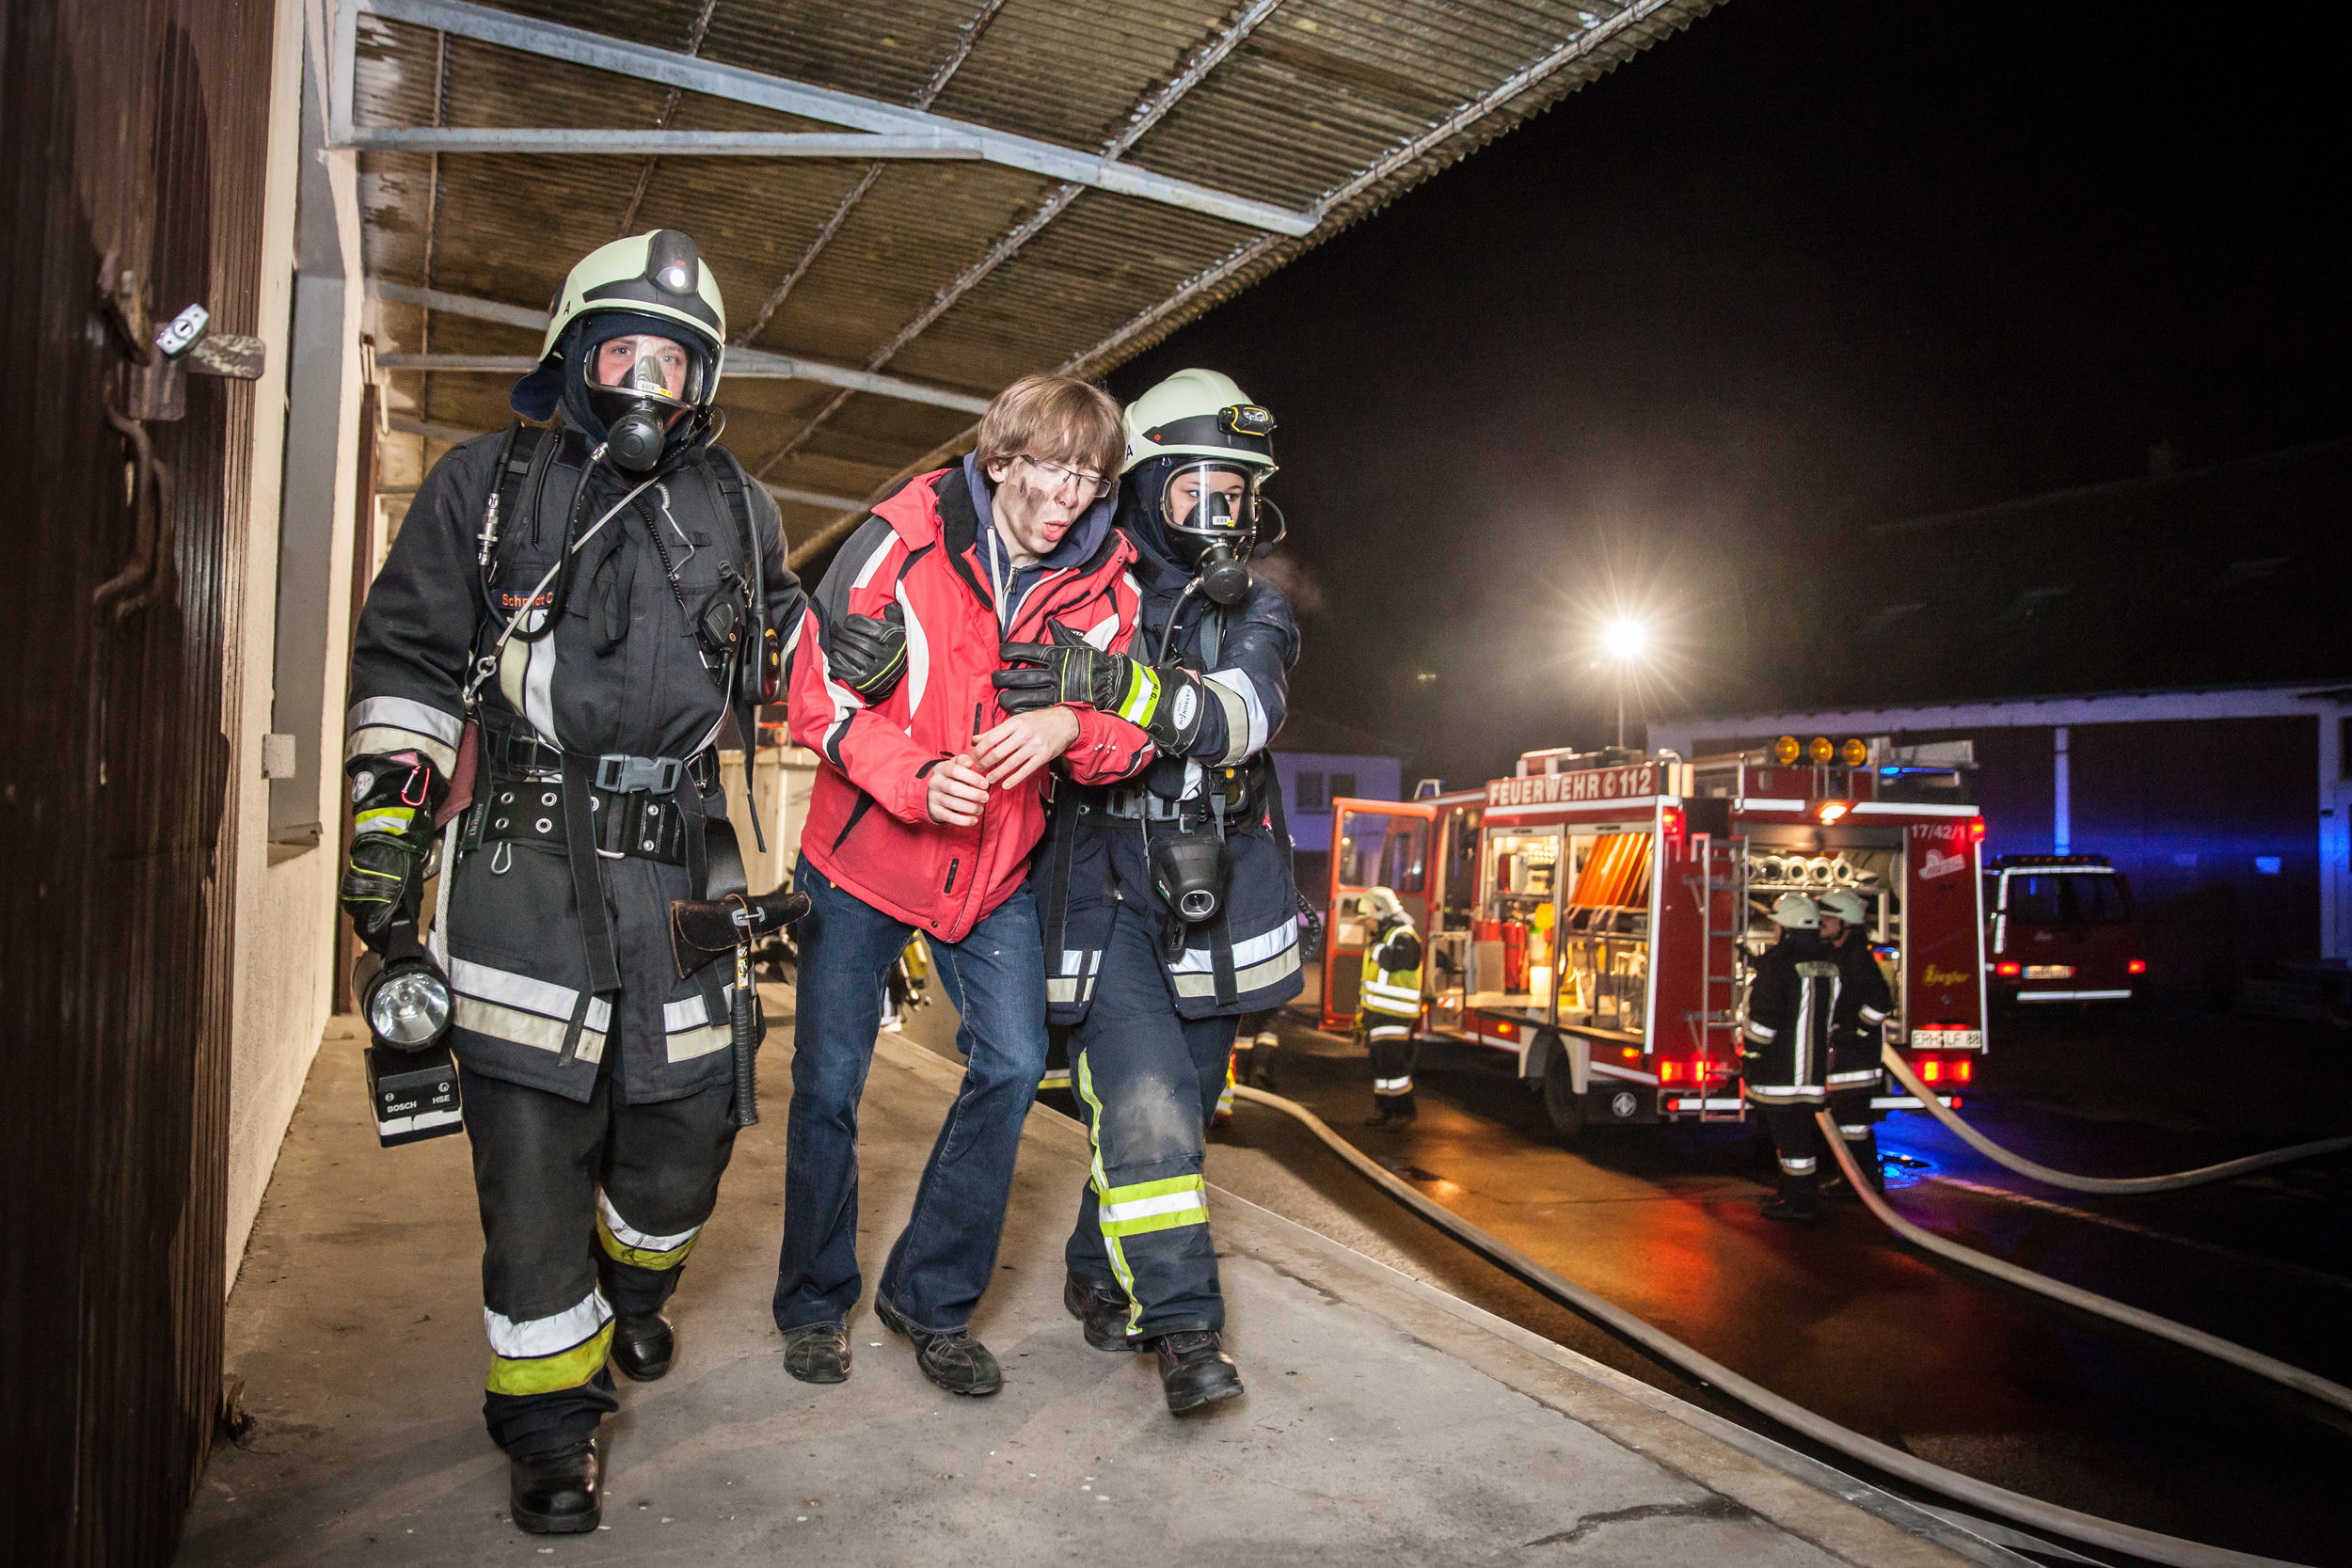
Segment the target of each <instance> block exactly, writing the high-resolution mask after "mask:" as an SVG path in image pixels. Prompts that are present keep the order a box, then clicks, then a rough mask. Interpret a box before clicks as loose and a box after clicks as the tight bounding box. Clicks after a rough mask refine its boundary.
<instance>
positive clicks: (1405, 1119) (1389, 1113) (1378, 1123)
mask: <svg viewBox="0 0 2352 1568" xmlns="http://www.w3.org/2000/svg"><path fill="white" fill-rule="evenodd" d="M1420 1116H1421V1113H1420V1112H1419V1111H1418V1110H1416V1109H1414V1107H1413V1091H1412V1090H1410V1089H1406V1091H1405V1092H1404V1093H1403V1094H1375V1095H1374V1096H1373V1097H1372V1115H1370V1116H1368V1117H1365V1118H1364V1125H1365V1126H1366V1127H1404V1126H1407V1125H1409V1124H1410V1123H1412V1122H1413V1121H1414V1120H1416V1119H1417V1118H1418V1117H1420Z"/></svg>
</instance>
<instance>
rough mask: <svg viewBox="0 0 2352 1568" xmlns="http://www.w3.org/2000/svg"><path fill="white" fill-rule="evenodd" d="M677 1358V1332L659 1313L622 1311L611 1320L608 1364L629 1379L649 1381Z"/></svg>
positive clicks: (668, 1367) (658, 1375) (639, 1381)
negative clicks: (624, 1373) (610, 1363)
mask: <svg viewBox="0 0 2352 1568" xmlns="http://www.w3.org/2000/svg"><path fill="white" fill-rule="evenodd" d="M676 1358H677V1333H676V1331H675V1330H674V1329H672V1328H671V1327H670V1320H669V1319H667V1318H665V1317H663V1316H662V1315H661V1314H660V1313H659V1312H624V1313H622V1314H621V1315H620V1316H619V1317H617V1318H615V1319H613V1320H612V1364H613V1365H614V1366H616V1367H618V1368H620V1369H621V1370H622V1371H624V1372H627V1373H628V1376H629V1379H630V1381H631V1382H635V1383H651V1382H652V1381H653V1380H654V1379H656V1378H658V1377H660V1375H661V1374H662V1373H664V1372H666V1371H668V1370H670V1363H671V1362H672V1361H674V1360H675V1359H676Z"/></svg>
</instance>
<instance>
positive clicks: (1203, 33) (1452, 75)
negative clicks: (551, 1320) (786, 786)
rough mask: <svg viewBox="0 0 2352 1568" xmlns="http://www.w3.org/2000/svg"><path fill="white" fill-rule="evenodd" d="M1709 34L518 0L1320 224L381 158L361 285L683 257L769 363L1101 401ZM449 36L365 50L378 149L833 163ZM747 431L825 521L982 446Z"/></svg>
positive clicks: (863, 175) (429, 156) (788, 169)
mask: <svg viewBox="0 0 2352 1568" xmlns="http://www.w3.org/2000/svg"><path fill="white" fill-rule="evenodd" d="M347 3H348V0H347ZM1715 3H1716V0H1581V3H1578V4H1561V3H1556V0H1425V3H1424V0H1241V3H1240V4H1238V5H1235V4H1229V3H1228V0H898V3H894V4H891V5H889V6H886V7H881V8H873V7H854V6H848V5H842V4H839V3H838V0H789V3H787V4H783V5H774V4H763V5H758V6H754V5H750V4H747V3H745V0H562V3H557V0H515V3H509V4H506V5H503V6H501V7H498V8H495V11H494V13H493V14H494V15H495V14H498V13H502V14H503V15H504V16H506V17H508V18H526V19H532V20H533V21H537V22H544V23H549V24H561V25H562V26H564V27H570V28H578V29H584V30H585V31H587V32H589V33H593V34H596V35H600V36H601V37H603V38H608V39H613V40H626V41H628V42H629V43H633V44H637V45H642V46H645V47H649V48H653V49H660V50H664V51H669V52H672V53H673V54H675V55H694V56H695V57H697V58H699V59H701V60H706V61H709V62H712V63H714V64H717V65H722V66H732V67H739V68H743V69H745V70H749V71H759V72H762V73H765V74H766V75H768V76H771V77H777V78H783V79H786V80H787V81H790V82H794V83H800V84H804V85H807V86H810V87H822V88H828V89H832V90H834V91H836V92H846V93H852V94H856V95H858V96H859V97H861V98H864V99H869V100H874V101H877V102H880V103H887V104H891V105H897V106H903V107H912V108H916V109H928V110H929V112H930V113H931V114H933V115H936V116H940V117H944V119H946V120H951V121H956V122H960V123H961V124H962V125H965V126H977V127H982V128H985V129H986V130H987V131H989V132H1002V133H1010V134H1013V135H1022V136H1027V137H1032V138H1035V139H1036V140H1038V141H1041V142H1046V143H1051V144H1053V145H1054V146H1056V147H1060V148H1067V149H1071V150H1075V151H1078V152H1082V153H1084V154H1087V155H1088V156H1089V158H1091V157H1097V156H1102V157H1111V158H1116V159H1118V160H1119V161H1120V165H1121V166H1132V167H1134V168H1136V169H1138V170H1143V171H1149V173H1151V174H1152V175H1158V176H1165V177H1168V179H1171V180H1178V181H1184V182H1190V183H1191V184H1193V185H1197V186H1202V187H1207V188H1208V189H1210V190H1212V191H1215V192H1220V193H1224V194H1225V195H1227V196H1231V197H1236V198H1246V199H1248V200H1250V201H1255V202H1261V203H1267V204H1271V205H1272V206H1273V207H1277V208H1280V209H1283V210H1286V211H1292V212H1310V213H1313V214H1316V218H1317V221H1316V222H1315V226H1314V228H1313V230H1311V232H1309V233H1305V234H1299V235H1286V234H1282V233H1278V232H1272V231H1268V230H1262V229H1257V228H1251V227H1248V226H1246V225H1245V224H1243V223H1241V222H1237V221H1233V220H1232V219H1229V218H1227V217H1224V216H1218V215H1211V214H1209V213H1204V212H1200V211H1193V210H1191V209H1189V208H1187V207H1184V206H1180V205H1171V204H1168V202H1166V201H1162V200H1156V199H1149V198H1145V197H1141V196H1132V195H1125V194H1117V193H1114V192H1110V191H1105V190H1102V189H1098V188H1094V187H1092V186H1090V185H1078V184H1066V183H1064V182H1062V181H1061V180H1059V179H1057V178H1053V177H1049V176H1046V175H1041V174H1037V173H1032V172H1029V170H1028V169H1026V168H1023V167H1013V166H1006V165H1004V164H1002V163H996V162H988V161H979V160H972V159H965V160H960V161H914V160H909V161H896V160H894V161H889V162H883V161H878V160H877V161H867V160H864V159H813V158H799V157H732V156H730V157H711V156H681V155H667V156H663V157H660V158H647V157H644V156H640V155H609V154H603V153H598V154H579V153H547V152H508V151H501V152H467V151H442V152H437V153H431V152H415V151H378V150H369V151H364V152H362V154H361V155H360V170H361V176H362V186H361V190H362V201H363V205H364V208H365V211H366V214H367V230H366V234H365V239H364V245H365V258H366V263H367V268H368V272H369V275H370V277H375V278H380V279H383V280H386V281H389V282H392V283H399V284H405V285H409V286H412V287H422V288H431V289H437V290H441V291H444V292H447V293H455V294H462V295H469V296H474V297H476V298H479V299H484V300H490V301H497V302H501V303H503V304H506V305H509V306H526V307H529V308H532V309H544V308H545V304H546V301H547V300H548V296H549V295H550V294H551V293H553V291H554V289H555V287H556V285H557V284H558V283H559V282H560V281H561V280H562V278H563V276H564V272H565V270H566V269H567V268H568V267H569V266H570V265H571V263H572V262H573V261H575V260H576V259H577V258H578V257H580V255H581V254H583V253H585V252H586V251H588V250H590V249H592V248H594V247H595V246H596V245H601V244H603V243H605V242H606V241H608V240H611V239H612V238H614V237H615V236H616V234H619V233H621V232H643V231H644V230H648V229H653V228H658V227H665V226H666V227H675V228H678V229H683V230H687V231H688V232H690V233H691V234H692V235H693V236H694V238H695V240H696V243H697V244H698V245H700V246H701V247H702V252H703V255H704V257H705V259H706V260H707V261H708V262H709V263H710V266H711V268H712V270H713V272H714V273H715V274H716V275H717V277H718V279H719V284H720V287H721V289H722V291H723V293H724V294H725V296H726V299H727V302H728V307H729V324H730V328H731V330H732V331H733V332H734V333H735V334H736V336H737V339H738V341H741V342H743V343H746V344H747V345H748V346H752V347H756V348H760V349H765V350H770V351H773V352H778V353H785V354H789V355H792V356H797V357H801V358H805V359H810V360H819V361H827V362H831V363H834V364H838V365H842V366H846V367H850V368H853V369H858V370H876V371H882V370H886V371H887V372H888V373H890V374H892V375H896V376H899V377H903V378H906V379H910V380H914V381H918V382H925V383H930V384H933V385H936V386H939V387H942V388H950V389H954V390H957V391H961V392H964V393H968V394H973V395H977V396H983V397H984V396H986V395H988V394H990V393H991V392H993V391H994V390H995V389H996V388H999V387H1001V386H1003V385H1004V384H1005V383H1007V382H1008V381H1009V380H1011V379H1013V378H1014V377H1016V376H1018V375H1021V374H1024V373H1025V372H1030V371H1036V370H1051V369H1057V368H1061V369H1068V370H1071V371H1073V372H1076V373H1080V374H1086V375H1100V374H1102V373H1104V372H1106V371H1108V370H1110V369H1111V368H1112V367H1114V366H1116V365H1117V364H1119V363H1120V362H1121V361H1122V360H1124V359H1126V358H1128V357H1130V356H1133V355H1135V354H1137V353H1139V352H1141V351H1142V350H1143V349H1144V348H1146V347H1148V346H1150V345H1151V344H1152V343H1153V342H1156V341H1159V340H1160V339H1161V338H1163V337H1165V336H1167V335H1168V333H1170V332H1172V331H1174V330H1176V328H1178V327H1179V326H1181V325H1184V323H1185V322H1188V321H1190V320H1192V319H1193V318H1194V317H1196V316H1198V315H1200V313H1201V312H1202V311H1204V310H1207V309H1211V308H1212V307H1213V306H1215V305H1216V304H1217V303H1219V302H1220V301H1222V300H1224V299H1226V298H1229V297H1231V296H1232V294H1233V293H1237V292H1238V291H1240V290H1242V289H1244V288H1247V287H1248V286H1249V284H1251V283H1253V282H1255V281H1256V280H1257V279H1258V278H1260V277H1264V276H1265V275H1266V274H1267V273H1269V272H1271V271H1272V270H1273V269H1274V268H1276V267H1279V266H1280V265H1281V264H1282V263H1283V262H1285V261H1289V260H1291V259H1292V258H1293V257H1295V256H1297V255H1300V254H1302V253H1303V252H1304V251H1305V250H1306V249H1308V248H1309V247H1310V246H1311V245H1315V244H1318V243H1320V242H1321V241H1322V240H1324V239H1326V238H1327V237H1329V236H1330V235H1332V234H1334V233H1337V232H1338V231H1339V230H1342V229H1343V228H1345V227H1347V226H1348V225H1349V224H1351V223H1354V222H1356V221H1358V220H1359V219H1360V218H1362V217H1363V216H1365V215H1367V214H1371V213H1373V212H1375V211H1376V210H1378V208H1379V207H1380V206H1382V205H1383V204H1385V203H1386V202H1388V201H1390V200H1392V199H1394V198H1396V197H1397V196H1398V195H1399V194H1401V193H1402V192H1404V191H1405V190H1406V189H1408V188H1409V187H1410V186H1412V185H1413V184H1415V183H1417V182H1420V181H1421V180H1422V179H1425V178H1427V177H1428V176H1429V175H1430V174H1432V173H1434V172H1436V171H1437V170H1438V169H1439V168H1442V167H1444V166H1446V165H1447V164H1450V163H1451V162H1453V161H1454V159H1456V158H1459V157H1461V156H1462V155H1464V154H1465V153H1467V152H1469V151H1471V150H1474V149H1476V148H1477V147H1478V146H1480V145H1482V144H1483V143H1485V142H1486V141H1487V140H1489V139H1491V138H1492V137H1493V136H1495V135H1500V134H1502V132H1504V131H1506V130H1508V129H1510V128H1511V127H1512V126H1513V125H1515V124H1517V123H1518V121H1519V120H1521V119H1525V118H1526V117H1528V116H1530V115H1532V114H1535V113H1538V112H1540V111H1541V110H1542V109H1544V108H1547V107H1549V105H1550V104H1551V103H1555V102H1557V101H1558V100H1559V99H1560V98H1561V97H1562V96H1564V95H1565V94H1566V93H1568V92H1571V91H1574V90H1575V89H1576V88H1577V87H1580V86H1581V85H1583V84H1584V83H1585V82H1587V81H1590V80H1592V79H1594V78H1595V77H1597V76H1598V75H1601V74H1603V73H1605V72H1606V71H1611V70H1613V69H1614V68H1615V67H1616V66H1617V65H1618V64H1620V63H1622V62H1623V61H1624V60H1625V59H1627V58H1629V57H1630V56H1631V55H1633V54H1635V53H1637V52H1638V51H1640V50H1642V49H1644V48H1646V47H1648V46H1649V45H1650V44H1651V43H1653V42H1655V41H1657V40H1660V39H1661V38H1663V37H1664V36H1666V35H1667V34H1669V33H1671V32H1674V31H1677V30H1678V29H1680V28H1682V27H1684V26H1687V25H1688V24H1690V23H1691V22H1692V21H1693V20H1695V19H1696V18H1697V17H1699V16H1701V15H1703V14H1705V13H1706V12H1707V11H1708V9H1710V8H1712V7H1713V5H1714V4H1715ZM386 8H388V9H389V8H392V7H390V6H387V7H386ZM435 22H436V25H435V26H425V25H418V24H411V23H408V22H404V21H396V20H392V19H391V18H389V17H388V16H383V15H377V14H373V10H371V11H369V12H365V13H362V14H361V15H359V17H358V49H357V64H356V67H355V71H354V90H353V94H352V119H353V122H354V123H355V125H356V126H358V128H360V129H362V130H365V129H370V128H376V127H442V128H460V127H462V128H485V127H500V128H514V129H524V130H542V129H583V130H585V129H612V130H628V131H646V130H654V129H661V130H669V131H678V132H705V131H726V132H743V131H754V132H803V133H805V132H820V133H827V134H840V131H841V128H840V127H838V126H834V125H829V124H822V123H819V122H818V121H815V120H810V119H802V118H800V117H798V116H796V115H791V114H786V113H781V112H778V111H777V110H776V109H773V108H770V107H765V106H757V105H754V104H751V103H740V102H737V101H735V100H734V99H732V98H729V97H724V96H718V95H716V92H715V91H714V92H704V91H694V90H688V89H686V88H684V87H668V86H665V85H663V84H662V83H661V82H659V81H652V80H644V79H640V78H637V77H633V76H629V75H624V74H620V73H617V72H614V71H603V70H597V69H594V68H592V67H589V66H586V65H582V64H577V63H573V62H572V61H571V60H569V59H564V58H550V57H548V56H547V55H542V54H537V53H527V52H525V51H524V50H522V49H518V48H511V47H507V46H505V45H504V44H500V43H491V42H485V41H481V40H477V39H475V38H471V37H466V36H461V34H460V33H459V32H457V31H449V32H442V31H438V30H437V27H438V26H444V25H445V26H448V27H451V28H453V29H455V28H459V27H463V26H465V25H466V23H465V22H463V21H461V20H450V19H447V18H446V17H443V16H439V15H437V16H436V17H435ZM493 30H495V29H493ZM534 47H535V45H534ZM696 85H697V86H699V87H712V86H714V84H712V83H710V82H697V84H696ZM794 106H795V107H803V108H804V107H808V105H807V104H806V103H801V102H799V101H795V103H794ZM1071 178H1088V179H1092V178H1095V176H1092V175H1073V176H1071ZM1231 210H1232V209H1231V207H1230V204H1229V205H1227V206H1219V207H1216V208H1215V211H1216V212H1218V213H1222V212H1226V211H1231ZM1261 221H1263V220H1261ZM624 224H626V225H627V228H626V229H624V227H623V226H624ZM373 310H374V312H375V316H374V320H373V330H374V331H375V334H376V339H377V349H378V352H379V353H385V354H394V353H397V354H420V353H429V354H475V355H485V354H486V355H509V356H512V355H529V354H532V353H535V352H536V349H537V346H538V345H537V341H536V335H535V334H534V333H532V332H530V331H529V330H527V329H524V328H521V327H517V326H515V325H505V324H501V323H497V322H490V321H483V320H476V319H472V318H469V317H467V316H462V315H455V314H452V313H450V312H449V311H445V310H434V311H430V312H428V311H427V310H425V309H422V308H421V307H418V306H415V305H405V304H395V303H392V302H390V301H389V300H387V301H378V302H376V304H375V305H374V306H373ZM387 373H388V374H389V376H390V378H391V383H392V395H391V400H390V402H391V406H392V408H393V409H394V410H396V411H398V412H399V413H401V414H404V415H405V416H406V417H408V418H409V419H412V420H423V421H427V422H431V423H434V424H437V425H442V426H453V427H457V428H466V429H484V430H487V429H494V428H497V427H498V426H499V425H501V424H502V423H503V422H504V421H505V420H506V418H507V415H506V411H505V398H506V390H507V386H508V380H509V378H507V377H504V376H501V375H495V374H484V373H477V372H455V371H424V370H397V371H392V372H387ZM723 403H724V405H725V407H726V409H727V413H728V429H727V440H728V444H729V445H730V446H732V447H733V448H734V449H735V451H737V453H738V454H739V456H741V457H742V458H743V460H744V462H745V464H746V465H747V466H748V467H751V468H752V470H753V471H754V472H755V473H757V474H759V475H760V476H761V477H762V478H764V479H766V480H767V481H769V482H770V483H772V484H775V485H779V486H785V487H789V488H794V489H798V490H801V491H803V492H813V493H815V494H818V495H823V496H840V497H864V496H870V495H871V494H873V493H874V492H876V491H877V490H879V489H880V488H882V486H884V485H886V484H887V483H892V482H893V481H895V479H896V478H897V477H898V475H900V474H902V473H904V472H906V471H908V470H909V469H911V468H913V467H916V466H918V465H920V464H922V463H924V462H927V461H936V458H937V453H938V452H939V451H941V450H942V449H945V448H949V447H952V446H953V445H954V444H955V443H957V442H958V441H959V440H960V439H961V438H964V437H965V436H966V434H967V432H968V431H969V429H970V427H971V424H972V420H971V416H969V415H967V414H962V413H959V412H956V411H954V410H950V409H945V408H940V407H936V406H930V405H927V404H918V403H912V402H907V401H902V400H900V399H898V398H894V397H888V396H882V395H879V394H876V393H872V392H864V391H860V392H848V393H843V392H839V391H837V390H836V389H835V388H832V387H828V386H824V385H820V384H818V383H814V382H806V381H777V380H750V379H741V378H739V379H735V380H733V381H731V382H730V383H729V385H728V386H727V388H726V390H725V393H724V398H723ZM785 516H786V526H787V530H788V531H790V532H791V534H792V536H793V538H794V541H795V543H796V546H801V547H802V548H803V549H805V548H806V547H807V546H808V545H810V544H811V543H814V542H816V541H817V540H818V537H819V536H823V535H829V534H830V533H832V532H833V531H834V530H835V529H836V528H837V526H838V523H839V521H840V520H841V519H837V518H835V517H834V516H832V515H830V514H829V511H828V509H826V508H824V507H821V506H812V505H809V504H806V503H803V502H800V501H787V503H786V504H785Z"/></svg>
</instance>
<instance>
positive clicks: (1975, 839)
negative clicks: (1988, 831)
mask: <svg viewBox="0 0 2352 1568" xmlns="http://www.w3.org/2000/svg"><path fill="white" fill-rule="evenodd" d="M1968 842H1969V843H1971V844H1982V843H1983V842H1984V818H1983V817H1981V816H1972V817H1970V818H1969V819H1968Z"/></svg>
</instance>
